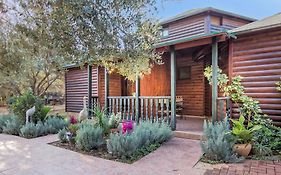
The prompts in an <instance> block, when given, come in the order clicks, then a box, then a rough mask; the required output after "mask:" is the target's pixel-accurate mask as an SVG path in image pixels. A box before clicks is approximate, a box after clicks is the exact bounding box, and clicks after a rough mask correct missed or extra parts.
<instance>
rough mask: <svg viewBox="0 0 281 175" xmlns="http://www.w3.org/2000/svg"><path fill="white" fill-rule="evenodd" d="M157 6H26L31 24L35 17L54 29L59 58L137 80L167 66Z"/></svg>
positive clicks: (36, 0)
mask: <svg viewBox="0 0 281 175" xmlns="http://www.w3.org/2000/svg"><path fill="white" fill-rule="evenodd" d="M155 3H156V1H155V0H134V1H130V0H68V1H64V0H44V1H42V0H33V1H32V2H31V1H22V7H23V8H24V9H25V11H27V12H29V11H32V12H33V13H32V15H31V17H32V18H31V19H29V20H28V22H30V21H32V20H34V18H35V19H37V20H38V18H39V19H40V20H42V21H43V22H44V25H42V26H41V27H44V30H45V29H46V28H47V29H49V32H50V33H51V34H52V39H51V41H52V45H53V46H54V47H55V48H57V49H58V50H57V51H58V52H57V54H58V55H60V56H62V57H67V58H68V59H71V60H72V61H73V62H75V63H78V64H84V63H89V64H98V65H102V66H104V67H106V68H108V69H110V70H115V71H117V72H118V73H120V74H121V75H123V76H125V77H127V78H128V79H131V80H133V79H135V77H136V74H138V75H143V74H147V73H150V70H151V67H152V66H153V64H154V63H155V62H156V63H157V62H161V57H160V55H159V54H158V53H156V52H154V47H153V46H154V44H155V43H156V42H157V41H158V38H159V32H160V30H159V29H160V27H159V25H158V23H157V21H156V20H154V18H153V17H154V14H155V12H156V9H155ZM34 14H39V15H34ZM42 14H44V15H42ZM36 17H38V18H36ZM42 17H44V18H42ZM40 20H39V21H40Z"/></svg>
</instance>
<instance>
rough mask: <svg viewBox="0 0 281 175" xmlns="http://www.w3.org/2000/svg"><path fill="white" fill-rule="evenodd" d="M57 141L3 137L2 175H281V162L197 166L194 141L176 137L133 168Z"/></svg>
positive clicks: (0, 148) (51, 137)
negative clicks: (68, 147)
mask: <svg viewBox="0 0 281 175" xmlns="http://www.w3.org/2000/svg"><path fill="white" fill-rule="evenodd" d="M56 140H57V136H56V135H49V136H45V137H40V138H36V139H30V140H28V139H24V138H21V137H16V136H11V135H5V134H0V175H92V174H93V175H127V174H128V175H199V174H202V175H265V174H267V175H281V162H273V161H255V160H248V161H246V162H244V163H240V164H217V165H210V164H205V163H202V162H200V163H198V164H196V163H197V161H198V158H199V157H200V154H201V151H200V146H199V141H194V140H187V139H180V138H173V139H172V140H171V141H169V142H168V143H166V144H165V145H163V146H162V147H160V148H159V149H157V150H156V151H155V152H154V153H151V154H149V155H147V156H145V157H144V158H142V159H141V160H139V161H137V162H135V163H134V164H131V165H129V164H124V163H120V162H114V161H110V160H105V159H101V158H97V157H92V156H87V155H83V154H80V153H76V152H73V151H69V150H66V149H63V148H58V147H55V146H52V145H49V144H47V143H50V142H53V141H56ZM195 164H196V166H195V167H194V165H195Z"/></svg>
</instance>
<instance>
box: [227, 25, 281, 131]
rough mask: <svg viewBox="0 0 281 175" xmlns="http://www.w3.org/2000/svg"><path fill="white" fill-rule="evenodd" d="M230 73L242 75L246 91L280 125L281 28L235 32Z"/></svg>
mask: <svg viewBox="0 0 281 175" xmlns="http://www.w3.org/2000/svg"><path fill="white" fill-rule="evenodd" d="M232 61H233V64H232V65H233V67H232V72H233V76H235V75H241V76H242V77H244V79H243V85H244V86H245V92H246V93H247V94H248V95H249V96H251V97H253V98H254V99H256V100H258V101H259V102H260V106H261V108H262V111H263V112H264V113H265V114H268V115H269V117H270V118H272V119H273V120H274V122H275V123H276V124H278V125H281V93H280V92H278V91H276V85H275V83H276V82H277V81H278V80H280V76H281V30H280V28H279V29H278V30H271V31H263V32H262V33H256V34H250V35H244V36H238V39H237V40H234V42H233V57H232Z"/></svg>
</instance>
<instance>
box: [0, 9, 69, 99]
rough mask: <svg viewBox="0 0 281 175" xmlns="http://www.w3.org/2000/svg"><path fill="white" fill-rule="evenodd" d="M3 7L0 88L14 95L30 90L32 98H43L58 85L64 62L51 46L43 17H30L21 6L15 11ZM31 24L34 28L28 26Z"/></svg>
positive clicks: (44, 17) (49, 35) (50, 38)
mask: <svg viewBox="0 0 281 175" xmlns="http://www.w3.org/2000/svg"><path fill="white" fill-rule="evenodd" d="M4 7H6V8H5V9H4V8H3V10H2V17H3V16H4V17H3V18H5V20H2V22H3V23H4V25H2V26H1V30H0V32H1V36H0V46H1V47H0V88H1V89H8V90H10V91H12V92H13V94H16V95H18V94H22V92H23V91H26V90H27V89H31V90H32V92H33V94H34V95H37V96H42V95H43V94H44V93H45V92H46V91H47V90H48V89H50V88H53V87H56V86H60V85H61V81H60V80H61V79H62V77H63V76H62V75H63V71H62V70H63V69H62V66H63V65H64V64H65V63H66V60H65V58H64V57H60V56H59V55H58V54H57V51H56V48H54V45H52V37H51V33H50V32H49V29H48V28H46V24H45V22H46V20H48V18H47V17H46V14H43V13H41V14H40V13H34V15H33V16H31V15H29V13H30V12H31V11H30V10H29V11H25V9H24V8H23V7H21V8H16V9H15V8H14V7H11V6H9V4H5V5H4ZM4 12H5V13H4ZM33 12H35V11H33ZM5 14H7V15H5ZM35 16H36V18H34V17H35ZM31 18H33V21H32V22H31V21H30V20H31ZM14 19H16V20H14ZM44 19H45V21H44ZM30 24H34V25H31V26H32V27H30Z"/></svg>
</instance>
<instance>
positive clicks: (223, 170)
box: [201, 160, 281, 175]
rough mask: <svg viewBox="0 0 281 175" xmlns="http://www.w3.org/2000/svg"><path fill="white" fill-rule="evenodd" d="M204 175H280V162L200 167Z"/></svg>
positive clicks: (247, 161)
mask: <svg viewBox="0 0 281 175" xmlns="http://www.w3.org/2000/svg"><path fill="white" fill-rule="evenodd" d="M202 168H203V169H204V168H205V169H206V171H205V173H204V175H281V162H277V161H259V160H246V161H245V162H243V163H237V164H217V165H206V164H205V165H201V169H202Z"/></svg>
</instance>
